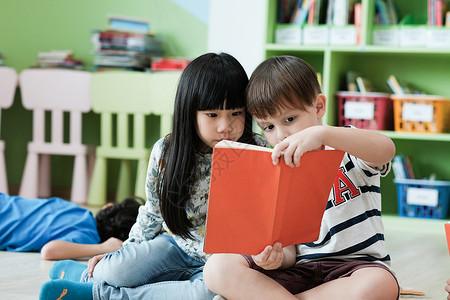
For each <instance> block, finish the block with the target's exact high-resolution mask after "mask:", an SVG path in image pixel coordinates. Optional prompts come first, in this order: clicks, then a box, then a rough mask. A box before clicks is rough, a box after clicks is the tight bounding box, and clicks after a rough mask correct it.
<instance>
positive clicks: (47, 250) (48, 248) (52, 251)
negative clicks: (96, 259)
mask: <svg viewBox="0 0 450 300" xmlns="http://www.w3.org/2000/svg"><path fill="white" fill-rule="evenodd" d="M120 248H122V241H121V240H119V239H117V238H113V237H112V238H109V239H108V240H106V241H104V242H103V243H100V244H77V243H72V242H66V241H59V240H54V241H50V242H48V243H47V244H45V245H44V246H43V247H42V249H41V257H42V258H43V259H47V260H60V259H76V258H82V257H91V256H94V255H97V254H101V253H109V252H114V251H116V250H118V249H120Z"/></svg>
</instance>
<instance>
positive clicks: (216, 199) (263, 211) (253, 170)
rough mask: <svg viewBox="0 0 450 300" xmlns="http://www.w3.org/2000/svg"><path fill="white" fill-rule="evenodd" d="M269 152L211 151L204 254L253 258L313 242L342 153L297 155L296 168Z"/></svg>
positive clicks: (229, 145) (227, 144) (228, 146)
mask: <svg viewBox="0 0 450 300" xmlns="http://www.w3.org/2000/svg"><path fill="white" fill-rule="evenodd" d="M271 154H272V149H269V148H264V147H259V146H252V145H248V144H242V143H237V142H231V141H221V142H220V143H218V144H217V145H216V146H215V147H214V150H213V160H212V170H211V182H210V191H209V200H208V215H207V222H206V224H207V226H206V227H207V229H206V238H205V246H204V251H205V252H206V253H239V254H249V255H250V254H251V255H254V254H258V253H260V252H261V251H262V250H263V249H264V248H265V247H266V246H267V245H272V244H273V243H275V242H277V241H278V242H281V243H282V245H283V246H288V245H293V244H300V243H308V242H313V241H315V240H317V238H318V236H319V231H320V224H321V220H322V216H323V213H324V211H325V208H326V205H327V202H328V197H329V195H330V191H331V188H332V186H333V183H334V181H335V179H336V175H337V171H338V169H339V166H340V163H341V161H342V158H343V155H344V152H342V151H339V150H318V151H311V152H307V153H305V154H303V156H302V157H301V160H300V166H299V167H293V168H291V167H289V166H287V165H286V164H285V163H284V160H283V159H282V158H281V159H280V162H279V163H278V164H277V165H273V163H272V159H271Z"/></svg>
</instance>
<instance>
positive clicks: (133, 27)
mask: <svg viewBox="0 0 450 300" xmlns="http://www.w3.org/2000/svg"><path fill="white" fill-rule="evenodd" d="M107 17H108V27H109V29H112V30H118V31H126V32H138V33H147V32H149V31H150V24H149V22H148V21H147V20H144V19H141V18H136V17H130V16H119V15H113V14H109V15H108V16H107Z"/></svg>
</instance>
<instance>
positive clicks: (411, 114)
mask: <svg viewBox="0 0 450 300" xmlns="http://www.w3.org/2000/svg"><path fill="white" fill-rule="evenodd" d="M391 98H392V100H393V101H394V123H395V131H409V132H422V133H442V132H448V130H449V125H450V100H448V99H445V98H443V97H440V96H431V95H402V96H400V95H391Z"/></svg>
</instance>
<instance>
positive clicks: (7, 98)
mask: <svg viewBox="0 0 450 300" xmlns="http://www.w3.org/2000/svg"><path fill="white" fill-rule="evenodd" d="M16 88H17V72H16V70H14V69H12V68H8V67H0V129H1V127H2V126H1V125H2V122H1V110H2V108H8V107H10V106H11V105H12V103H13V101H14V95H15V93H16ZM0 193H5V194H8V181H7V177H6V164H5V142H4V141H2V140H0Z"/></svg>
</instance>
